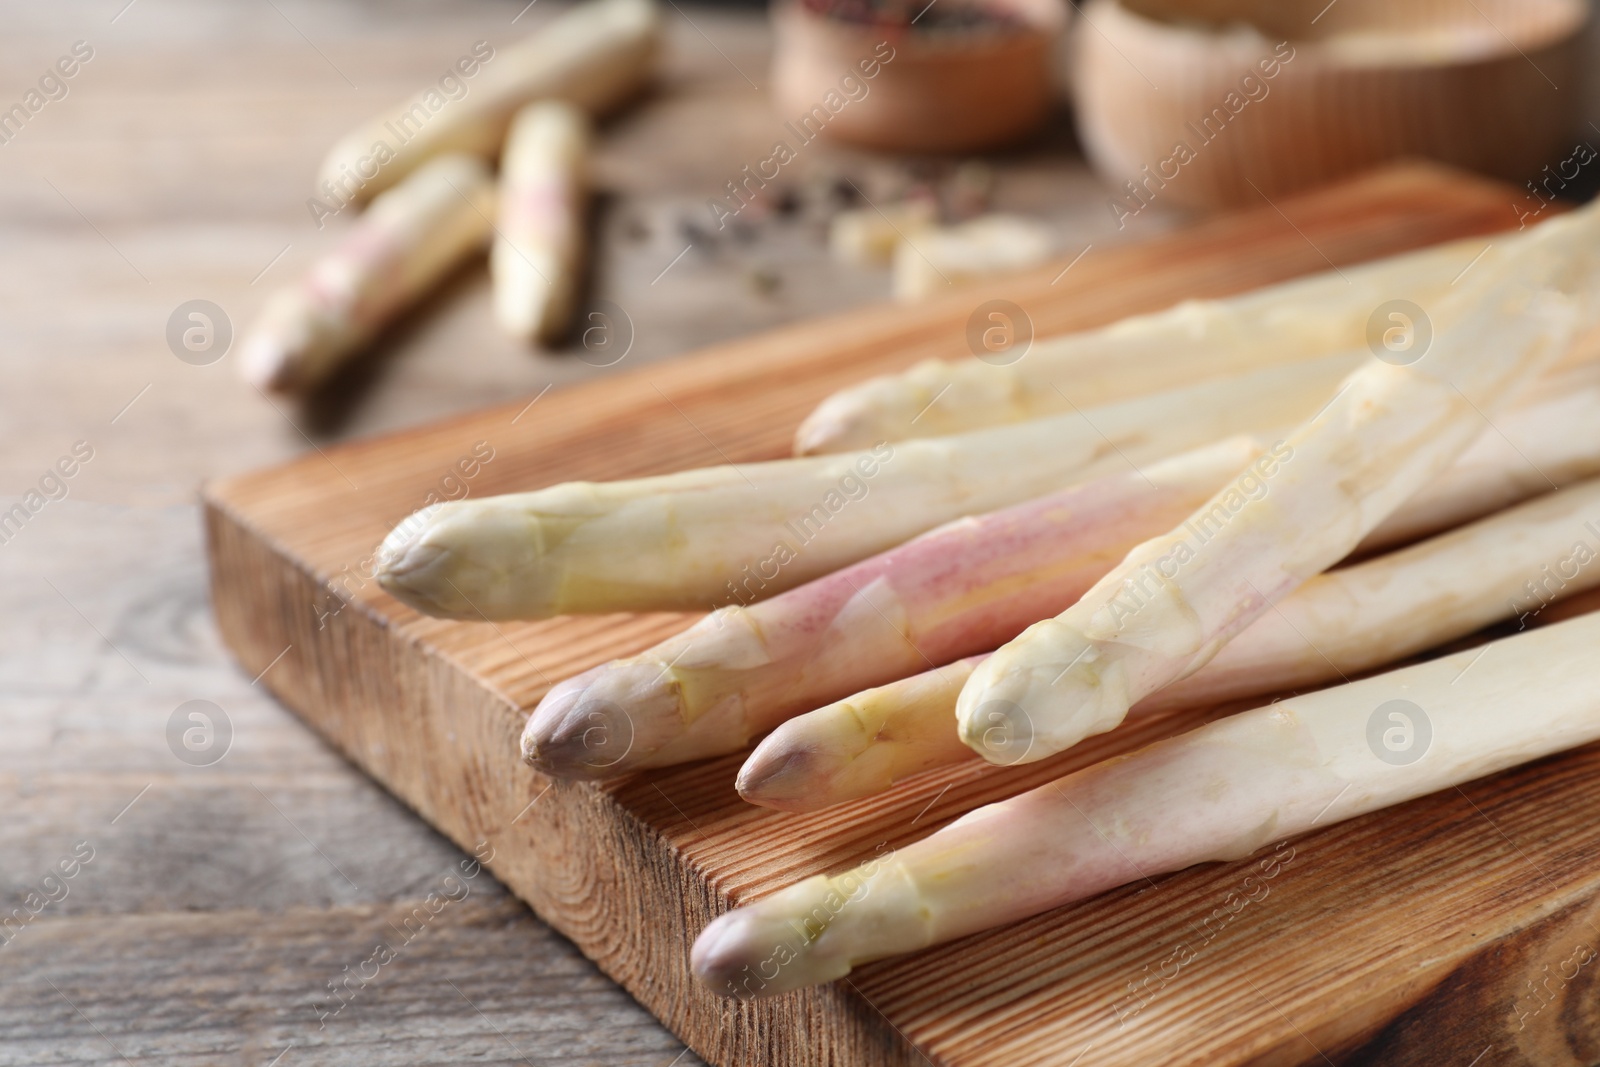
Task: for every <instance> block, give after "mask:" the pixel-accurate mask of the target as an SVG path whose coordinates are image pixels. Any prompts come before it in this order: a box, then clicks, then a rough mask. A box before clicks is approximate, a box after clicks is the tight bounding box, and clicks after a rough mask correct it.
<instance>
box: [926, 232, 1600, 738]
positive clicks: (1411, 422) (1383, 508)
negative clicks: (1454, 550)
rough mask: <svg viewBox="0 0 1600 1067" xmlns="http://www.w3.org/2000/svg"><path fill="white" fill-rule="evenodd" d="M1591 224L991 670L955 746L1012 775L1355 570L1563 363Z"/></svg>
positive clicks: (1319, 420) (1489, 285)
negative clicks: (1393, 520)
mask: <svg viewBox="0 0 1600 1067" xmlns="http://www.w3.org/2000/svg"><path fill="white" fill-rule="evenodd" d="M1596 218H1600V215H1597V214H1596V213H1594V212H1593V211H1587V212H1583V213H1581V214H1575V215H1573V216H1569V217H1568V218H1565V219H1561V220H1558V221H1557V222H1555V223H1550V224H1546V225H1545V226H1542V227H1540V229H1539V231H1538V232H1539V234H1540V235H1541V236H1542V237H1543V238H1545V240H1543V241H1539V242H1529V243H1526V244H1524V245H1523V246H1521V249H1520V252H1519V256H1518V261H1516V262H1513V263H1512V264H1511V268H1512V269H1511V270H1510V271H1509V273H1507V274H1505V275H1504V276H1493V275H1484V276H1480V278H1481V279H1483V280H1482V281H1481V282H1480V284H1478V285H1476V286H1472V287H1470V288H1467V289H1464V290H1463V291H1462V293H1461V294H1459V295H1458V296H1456V297H1454V298H1453V299H1459V300H1462V301H1463V302H1465V303H1466V304H1467V306H1468V307H1469V308H1470V309H1471V310H1470V311H1469V312H1468V313H1467V315H1466V316H1465V317H1463V318H1461V319H1460V320H1459V321H1458V322H1457V325H1456V326H1455V327H1454V328H1452V329H1451V330H1450V331H1449V332H1447V333H1445V334H1444V335H1443V336H1441V337H1439V338H1438V339H1437V340H1436V341H1435V342H1434V343H1433V346H1432V348H1431V349H1429V350H1428V351H1427V352H1426V354H1424V355H1422V356H1421V358H1420V359H1418V360H1417V362H1414V363H1411V364H1409V365H1394V364H1390V363H1387V362H1383V361H1379V360H1377V359H1374V360H1372V361H1370V362H1369V363H1368V364H1366V365H1365V366H1363V367H1362V368H1361V369H1360V370H1358V371H1356V372H1355V373H1354V374H1352V375H1351V376H1350V378H1349V379H1347V380H1346V382H1345V384H1344V385H1343V386H1341V387H1340V389H1339V392H1338V393H1337V394H1335V396H1334V398H1333V399H1332V400H1331V401H1330V402H1329V403H1328V404H1327V405H1326V406H1325V407H1324V408H1323V410H1322V411H1321V412H1319V413H1318V414H1317V415H1316V417H1315V418H1313V419H1312V420H1311V421H1310V422H1309V423H1307V424H1306V425H1305V426H1303V427H1302V428H1301V429H1300V430H1298V431H1296V432H1295V433H1294V434H1293V435H1292V436H1291V437H1290V439H1289V442H1288V445H1287V447H1286V449H1284V450H1283V452H1282V453H1281V454H1279V453H1275V454H1274V458H1275V459H1276V460H1277V461H1278V463H1277V466H1275V467H1273V468H1271V469H1266V468H1262V467H1259V466H1258V467H1254V468H1251V469H1250V470H1247V471H1246V473H1245V474H1244V475H1242V476H1241V478H1240V481H1239V482H1238V483H1236V484H1235V485H1234V486H1231V487H1229V488H1228V489H1226V490H1224V491H1223V492H1221V493H1219V494H1218V495H1217V497H1216V498H1214V499H1213V500H1212V501H1211V502H1210V503H1208V504H1207V505H1204V506H1202V508H1201V509H1200V510H1199V511H1197V512H1196V513H1195V515H1194V517H1193V518H1191V519H1190V520H1189V521H1188V522H1186V523H1184V524H1183V525H1182V526H1180V527H1179V528H1177V529H1176V530H1174V531H1173V532H1172V533H1169V534H1166V535H1164V536H1162V537H1158V538H1154V539H1152V540H1150V541H1147V542H1145V543H1144V544H1143V545H1140V546H1139V547H1138V548H1136V549H1134V550H1133V552H1131V553H1129V555H1128V558H1127V559H1126V560H1125V561H1124V562H1123V563H1122V564H1121V565H1120V566H1118V567H1117V568H1116V569H1115V570H1113V571H1112V572H1111V573H1110V574H1108V575H1106V577H1105V578H1103V579H1101V581H1100V582H1099V583H1098V584H1096V585H1095V587H1094V588H1093V589H1091V590H1089V592H1088V593H1086V594H1084V597H1083V599H1082V600H1080V601H1079V602H1078V603H1077V604H1075V605H1074V606H1073V607H1071V608H1069V609H1068V610H1067V611H1065V612H1063V613H1062V614H1061V615H1059V616H1057V617H1056V618H1054V619H1047V620H1044V621H1042V622H1038V623H1035V624H1034V625H1033V626H1032V627H1030V628H1029V629H1028V630H1026V631H1024V633H1023V634H1022V636H1020V637H1018V638H1017V639H1016V640H1014V641H1012V642H1010V643H1009V644H1007V645H1005V646H1004V647H1002V648H1001V649H1000V650H999V651H997V652H996V653H995V654H994V655H993V656H991V657H990V658H989V659H987V660H985V661H984V662H983V663H982V664H980V665H979V666H978V669H977V670H976V671H974V672H973V675H972V677H971V678H970V679H969V680H968V682H967V685H966V687H965V688H964V689H963V690H962V693H961V699H960V701H959V702H958V704H957V717H958V720H959V722H960V724H961V736H962V740H963V741H965V742H966V743H967V744H968V745H970V746H972V747H973V748H974V749H976V750H978V751H979V753H980V755H983V756H984V757H985V758H986V759H989V760H990V761H991V762H1001V763H1005V762H1011V761H1013V760H1017V759H1022V760H1030V761H1031V760H1036V759H1043V758H1044V757H1046V756H1048V755H1050V754H1051V753H1053V752H1059V751H1061V750H1062V749H1065V748H1068V747H1070V746H1071V745H1073V744H1076V743H1077V742H1078V741H1079V740H1081V739H1082V738H1084V737H1087V736H1089V735H1090V734H1095V733H1101V732H1103V731H1105V730H1109V729H1111V728H1112V727H1114V726H1116V725H1117V723H1119V722H1121V721H1122V718H1123V716H1124V715H1126V714H1127V711H1128V708H1129V707H1131V706H1132V705H1133V704H1134V703H1136V702H1137V701H1139V700H1141V699H1143V698H1144V697H1145V696H1148V695H1149V694H1150V693H1153V692H1155V691H1156V690H1157V689H1160V688H1161V687H1162V686H1164V685H1168V684H1170V683H1171V682H1173V681H1175V680H1177V679H1178V678H1181V677H1183V676H1184V675H1185V674H1188V673H1190V672H1191V671H1193V670H1195V669H1197V668H1198V667H1200V666H1201V665H1202V664H1204V663H1205V662H1206V660H1208V659H1209V658H1210V657H1211V656H1212V655H1214V654H1215V653H1216V651H1217V649H1218V648H1220V647H1221V646H1222V645H1223V644H1225V643H1226V642H1227V641H1228V640H1229V639H1231V638H1232V637H1233V636H1234V635H1235V634H1237V633H1239V631H1241V630H1242V629H1244V627H1246V626H1248V625H1249V624H1250V623H1251V622H1252V621H1253V620H1254V619H1255V618H1256V617H1257V616H1259V615H1260V614H1262V613H1263V612H1264V611H1266V610H1268V609H1269V608H1270V606H1271V605H1272V604H1273V603H1274V602H1276V601H1278V600H1280V599H1282V598H1283V597H1284V596H1286V595H1287V594H1288V593H1289V592H1290V591H1292V590H1293V589H1294V588H1295V587H1296V586H1297V585H1299V584H1300V583H1301V582H1304V581H1305V580H1306V579H1308V578H1310V577H1312V576H1313V575H1315V574H1318V573H1320V572H1321V571H1323V570H1325V569H1327V568H1328V567H1330V566H1332V565H1333V564H1334V563H1337V562H1338V561H1339V560H1340V559H1342V558H1344V557H1345V556H1346V555H1348V554H1349V553H1350V551H1351V550H1352V549H1354V548H1355V547H1356V546H1357V545H1358V544H1359V543H1360V542H1361V540H1362V539H1363V538H1364V537H1365V536H1366V535H1367V534H1368V533H1369V532H1370V531H1371V530H1372V529H1373V528H1374V527H1375V526H1377V525H1378V523H1380V522H1381V521H1383V519H1385V518H1386V517H1387V516H1388V515H1390V514H1391V513H1393V512H1394V511H1395V510H1396V508H1398V507H1399V506H1400V505H1401V504H1403V503H1404V502H1405V500H1406V499H1407V498H1408V497H1410V496H1411V495H1412V494H1414V493H1415V492H1416V491H1417V490H1418V489H1420V488H1422V487H1423V486H1424V485H1426V484H1427V483H1428V482H1429V481H1431V480H1432V479H1434V478H1435V477H1437V476H1438V475H1439V474H1440V473H1441V472H1442V471H1444V470H1445V469H1446V468H1447V467H1448V466H1449V465H1450V464H1451V463H1452V462H1453V461H1454V460H1455V459H1456V457H1457V456H1459V455H1460V454H1461V452H1462V451H1463V450H1465V449H1466V447H1467V446H1468V445H1469V444H1470V443H1471V442H1472V440H1473V438H1474V437H1476V436H1477V435H1478V434H1479V433H1481V432H1483V431H1484V430H1485V428H1486V426H1485V420H1486V419H1492V418H1493V417H1494V416H1495V414H1497V413H1498V412H1499V411H1500V410H1501V409H1502V408H1503V406H1504V405H1505V403H1506V401H1507V399H1508V398H1509V397H1510V395H1511V394H1513V393H1514V392H1515V391H1516V390H1517V389H1518V388H1520V387H1521V386H1523V384H1524V383H1526V382H1528V381H1529V380H1530V379H1531V378H1533V377H1535V376H1536V375H1537V374H1539V373H1540V372H1541V371H1543V370H1544V369H1545V368H1546V367H1548V366H1549V365H1550V364H1551V363H1553V362H1554V361H1555V360H1557V359H1558V358H1559V357H1560V355H1561V353H1562V352H1563V351H1565V349H1566V346H1567V343H1568V340H1569V339H1570V337H1571V335H1572V333H1573V330H1574V328H1575V327H1576V326H1577V325H1578V323H1579V314H1580V301H1579V300H1578V299H1577V298H1575V297H1573V296H1570V295H1567V294H1566V293H1565V292H1563V291H1562V290H1561V289H1559V288H1556V287H1557V286H1564V287H1566V288H1567V289H1568V290H1571V291H1578V292H1584V293H1585V295H1587V293H1586V289H1587V284H1588V281H1589V277H1588V276H1589V273H1590V270H1591V264H1592V257H1591V256H1590V254H1589V252H1590V250H1589V249H1588V247H1587V246H1586V245H1585V244H1584V240H1585V239H1586V238H1588V239H1592V231H1593V230H1594V228H1595V223H1594V220H1595V219H1596ZM1247 482H1248V483H1249V484H1247ZM1257 488H1259V489H1260V491H1261V492H1260V493H1259V494H1257V493H1256V492H1255V489H1257ZM1256 495H1259V496H1260V497H1261V499H1250V497H1252V496H1256ZM1002 735H1005V736H1008V737H1009V740H1008V741H1007V742H1006V743H1004V744H997V743H996V741H995V738H996V737H997V736H1002Z"/></svg>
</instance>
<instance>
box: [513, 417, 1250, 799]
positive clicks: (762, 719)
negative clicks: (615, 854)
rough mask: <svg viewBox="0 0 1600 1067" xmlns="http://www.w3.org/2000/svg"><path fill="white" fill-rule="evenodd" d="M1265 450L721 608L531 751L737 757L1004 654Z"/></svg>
mask: <svg viewBox="0 0 1600 1067" xmlns="http://www.w3.org/2000/svg"><path fill="white" fill-rule="evenodd" d="M1261 448H1262V445H1261V444H1260V443H1258V442H1256V441H1254V440H1253V439H1250V438H1234V439H1229V440H1226V441H1223V442H1220V443H1219V444H1216V445H1211V446H1208V447H1206V448H1203V449H1200V450H1197V451H1196V452H1194V453H1190V454H1186V455H1184V456H1181V457H1175V458H1174V459H1172V460H1168V461H1166V462H1163V463H1157V464H1152V465H1150V466H1149V467H1147V468H1145V472H1144V474H1142V475H1141V474H1139V473H1137V472H1130V473H1127V474H1119V475H1112V476H1109V477H1105V478H1100V479H1096V480H1093V481H1089V482H1086V483H1084V484H1082V485H1080V486H1077V487H1074V488H1071V489H1067V490H1065V491H1063V492H1059V493H1054V494H1051V495H1050V496H1046V497H1041V498H1039V499H1037V500H1032V501H1029V502H1027V503H1024V504H1020V505H1017V506H1015V507H1011V508H1007V509H1005V510H1003V511H999V512H994V513H992V514H987V515H983V516H980V517H977V518H967V519H961V520H958V521H956V522H953V523H951V524H949V525H947V526H943V527H940V528H939V529H937V530H934V531H932V532H930V533H928V534H925V535H923V536H922V537H919V538H916V539H915V540H912V541H909V542H907V543H906V544H904V545H901V546H899V547H898V548H894V549H891V550H890V551H888V552H884V553H880V554H879V555H876V556H872V557H869V558H868V559H865V560H863V561H861V562H860V563H857V564H855V565H853V566H850V567H846V568H844V569H843V570H839V571H835V572H834V573H832V574H828V575H825V576H823V577H821V578H818V579H816V580H815V581H812V582H808V583H807V584H805V585H802V586H800V587H798V588H796V589H792V590H790V591H789V592H787V593H783V594H781V595H779V596H776V597H774V598H772V599H771V600H767V601H763V602H760V603H756V604H752V605H749V606H744V605H735V606H730V607H725V608H722V609H720V610H718V611H716V612H715V613H713V614H711V615H709V616H707V617H706V618H704V619H702V620H701V621H700V622H698V623H696V624H695V625H694V626H692V627H690V628H689V629H687V630H685V631H684V632H682V633H680V634H677V635H676V636H674V637H672V638H669V639H668V640H666V641H665V642H663V643H661V644H659V645H657V646H656V647H654V648H652V649H649V650H647V651H645V652H643V653H641V654H640V655H638V656H635V657H632V658H631V659H624V660H617V661H614V662H611V663H607V664H603V665H601V666H599V667H596V668H594V669H593V670H590V671H586V672H585V673H583V674H580V675H577V676H575V677H573V678H569V679H567V680H566V681H564V682H561V683H560V684H558V685H557V686H556V687H555V688H554V689H552V690H551V691H550V693H549V694H548V695H546V697H545V698H544V700H543V701H542V702H541V703H540V705H539V707H538V709H537V710H536V711H535V712H534V714H533V716H532V717H531V718H530V719H529V721H528V726H527V729H526V731H525V732H524V733H523V738H522V748H523V755H524V757H525V758H526V759H528V760H529V761H530V762H532V763H533V764H534V765H535V766H537V767H539V768H540V769H541V770H544V771H546V772H547V773H550V774H556V775H562V776H569V777H587V776H606V775H614V774H620V773H622V772H624V771H628V770H632V769H634V768H636V767H649V766H661V765H666V764H672V763H681V762H683V761H685V760H690V759H698V758H701V757H704V756H712V755H718V754H721V753H724V752H737V751H738V750H739V749H741V748H743V747H744V746H745V745H747V744H748V743H749V742H750V740H751V739H752V738H754V737H757V736H759V735H761V734H763V733H765V732H766V731H768V730H770V729H771V728H772V727H773V726H775V725H777V724H778V723H779V722H782V721H783V720H784V719H786V718H788V717H789V716H790V715H793V714H795V713H796V712H799V711H804V710H808V709H810V708H814V707H816V706H817V705H818V704H820V703H823V702H825V701H828V700H832V699H835V698H837V697H840V696H843V695H845V694H846V693H851V692H855V691H856V690H858V689H861V688H863V687H864V686H866V685H873V684H876V683H879V682H884V681H888V680H889V679H891V678H901V677H904V676H905V675H907V674H911V673H913V672H916V671H920V670H925V669H927V668H928V667H930V666H933V665H934V664H936V663H943V662H946V661H948V660H950V659H953V658H955V657H957V656H964V655H969V654H971V653H973V652H978V651H983V650H985V649H987V648H992V647H994V645H995V644H996V643H998V641H1000V640H1005V639H1006V637H1007V636H1014V635H1016V634H1017V633H1020V632H1021V631H1022V628H1023V627H1025V626H1027V625H1028V624H1029V623H1030V622H1032V621H1034V620H1036V619H1038V618H1041V617H1043V616H1045V615H1048V614H1049V613H1050V612H1051V611H1052V610H1059V606H1060V605H1063V604H1067V603H1071V602H1072V601H1073V600H1074V599H1075V598H1076V597H1078V596H1079V595H1081V594H1082V593H1083V591H1084V590H1085V589H1087V588H1089V586H1091V585H1092V584H1094V582H1095V580H1096V579H1097V578H1098V577H1099V576H1100V575H1101V574H1104V573H1105V571H1106V570H1107V569H1108V568H1110V567H1111V566H1112V565H1113V564H1114V563H1115V562H1116V561H1117V560H1118V559H1120V558H1121V557H1122V555H1123V554H1124V553H1126V552H1127V550H1128V549H1129V548H1131V547H1132V546H1133V545H1135V544H1138V543H1139V541H1141V540H1142V539H1143V538H1144V537H1145V536H1147V533H1148V531H1150V530H1152V529H1161V528H1163V526H1165V525H1167V524H1169V523H1171V522H1174V521H1177V520H1178V519H1180V518H1182V517H1183V516H1184V515H1186V514H1188V513H1189V512H1190V511H1192V510H1193V509H1194V508H1195V507H1196V506H1197V505H1198V504H1199V503H1200V502H1201V501H1203V500H1205V499H1206V498H1207V497H1209V496H1210V495H1211V494H1212V493H1213V492H1215V491H1216V487H1217V486H1219V485H1221V484H1223V482H1225V481H1226V480H1227V479H1228V477H1229V476H1230V475H1232V473H1233V472H1234V471H1236V470H1238V469H1239V467H1240V466H1242V465H1243V464H1245V463H1248V462H1249V461H1250V460H1251V459H1253V458H1254V457H1255V456H1256V455H1258V454H1259V452H1260V450H1261ZM1002 635H1003V636H1002Z"/></svg>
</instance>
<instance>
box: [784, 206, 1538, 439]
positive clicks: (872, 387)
mask: <svg viewBox="0 0 1600 1067" xmlns="http://www.w3.org/2000/svg"><path fill="white" fill-rule="evenodd" d="M1519 240H1520V237H1504V238H1498V239H1496V241H1495V246H1494V247H1492V248H1491V249H1490V251H1489V252H1487V253H1485V254H1484V255H1483V258H1482V259H1481V260H1479V261H1478V262H1477V263H1476V264H1475V265H1474V266H1473V268H1472V269H1473V270H1474V271H1479V270H1487V269H1493V267H1494V265H1495V264H1496V263H1498V262H1505V261H1506V259H1507V258H1508V256H1509V255H1510V253H1511V251H1513V250H1514V248H1515V246H1516V244H1517V243H1518V242H1519ZM1483 247H1484V242H1483V240H1482V239H1481V238H1473V239H1471V240H1466V241H1456V242H1452V243H1449V244H1445V245H1440V246H1438V247H1435V248H1428V249H1424V250H1422V251H1419V252H1412V253H1408V254H1406V255H1401V256H1395V257H1392V258H1389V259H1381V260H1377V261H1375V262H1373V263H1369V264H1365V265H1363V266H1359V267H1346V268H1344V269H1343V270H1342V271H1328V272H1326V273H1323V274H1314V275H1311V276H1310V277H1307V278H1302V279H1297V280H1295V281H1290V282H1285V283H1283V284H1280V285H1273V286H1269V287H1267V288H1264V289H1258V290H1255V291H1253V292H1249V293H1245V294H1243V295H1241V296H1236V297H1230V298H1228V299H1225V300H1205V301H1197V300H1189V301H1185V302H1183V303H1181V304H1178V305H1176V306H1174V307H1171V308H1168V309H1166V310H1165V311H1161V312H1157V313H1155V314H1150V315H1140V316H1135V317H1133V318H1129V319H1124V320H1122V321H1120V322H1117V323H1114V324H1112V325H1110V326H1106V327H1103V328H1101V329H1097V330H1090V331H1087V332H1083V333H1074V334H1068V335H1065V336H1061V337H1054V338H1050V339H1048V340H1038V341H1035V342H1034V344H1033V346H1032V347H1031V348H1030V349H1029V350H1028V352H1027V356H1026V358H1024V359H1021V360H1019V361H1017V362H1015V363H1012V364H1010V365H1005V366H994V365H990V363H986V362H984V361H980V360H975V359H963V360H960V361H948V360H928V361H925V362H922V363H919V364H917V365H916V366H914V367H912V368H911V369H910V370H907V371H905V372H903V373H899V374H891V375H885V376H880V377H876V378H871V379H868V380H867V381H864V382H862V383H860V384H859V385H854V386H851V387H849V388H847V389H844V390H842V391H841V392H838V393H835V394H834V395H833V396H830V397H829V398H828V399H826V400H824V401H823V402H822V404H821V405H820V406H818V407H817V409H816V410H815V411H814V412H813V413H812V414H811V415H810V416H809V417H808V418H807V419H806V420H805V422H804V423H803V424H802V425H801V427H800V429H799V431H798V432H797V433H796V435H795V453H796V455H814V454H819V453H824V452H847V451H852V450H855V449H859V448H865V447H867V446H868V445H871V444H875V443H877V442H878V441H903V440H907V439H910V438H914V437H937V436H942V435H945V434H954V433H965V432H968V431H971V430H976V429H982V428H984V427H987V426H998V425H1004V424H1006V423H1012V422H1021V421H1024V420H1027V419H1037V418H1044V417H1047V416H1050V415H1054V414H1057V413H1059V412H1062V411H1069V410H1071V405H1072V404H1077V405H1079V406H1089V405H1099V404H1107V403H1113V402H1116V401H1120V400H1126V399H1128V398H1130V397H1133V396H1138V395H1141V394H1143V393H1146V392H1148V391H1149V390H1150V385H1151V383H1152V382H1161V383H1162V384H1163V387H1165V388H1171V387H1174V386H1180V385H1186V384H1192V383H1195V382H1201V381H1205V380H1206V379H1208V378H1212V377H1217V376H1222V375H1230V374H1240V373H1244V372H1246V371H1249V370H1252V369H1256V368H1260V367H1266V366H1272V365H1275V364H1279V363H1283V362H1288V361H1296V360H1301V359H1313V358H1318V357H1321V356H1325V355H1327V354H1328V353H1330V352H1342V351H1346V350H1351V349H1356V348H1361V347H1364V346H1365V345H1366V344H1367V331H1368V321H1369V319H1370V318H1371V317H1372V314H1373V310H1374V309H1375V308H1377V307H1378V306H1379V305H1380V304H1384V303H1386V302H1388V301H1390V300H1393V299H1394V298H1396V297H1407V298H1409V299H1411V300H1412V301H1414V302H1416V303H1418V304H1420V305H1422V306H1425V307H1430V308H1431V307H1434V306H1435V305H1436V304H1437V303H1438V302H1439V300H1440V299H1441V298H1442V297H1443V296H1444V294H1446V293H1448V292H1449V291H1450V289H1451V282H1452V281H1453V280H1454V279H1455V278H1456V277H1457V275H1459V274H1460V273H1461V272H1462V269H1463V268H1464V267H1466V266H1467V264H1468V263H1470V262H1472V260H1473V259H1474V257H1476V256H1478V255H1479V254H1480V253H1481V252H1483ZM1468 276H1469V277H1470V274H1469V275H1468ZM1063 389H1064V390H1065V392H1064V393H1063ZM1069 397H1070V401H1069V399H1068V398H1069Z"/></svg>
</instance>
